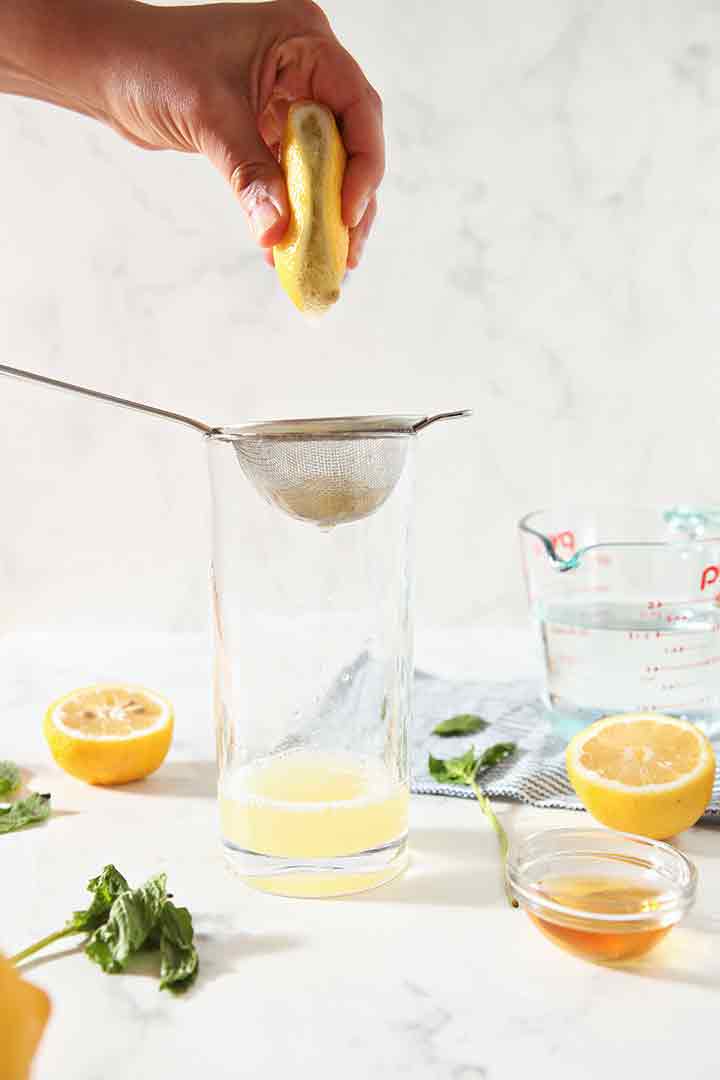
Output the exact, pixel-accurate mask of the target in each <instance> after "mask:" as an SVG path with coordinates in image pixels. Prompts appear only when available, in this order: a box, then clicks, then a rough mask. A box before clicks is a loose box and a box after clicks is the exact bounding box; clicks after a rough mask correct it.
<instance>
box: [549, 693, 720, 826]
mask: <svg viewBox="0 0 720 1080" xmlns="http://www.w3.org/2000/svg"><path fill="white" fill-rule="evenodd" d="M565 760H566V764H567V771H568V776H569V778H570V783H571V784H572V786H573V788H574V789H575V792H576V793H577V795H578V797H579V799H580V801H581V802H582V804H583V806H585V808H586V809H587V810H589V811H590V813H591V814H592V815H593V817H595V818H597V820H598V821H600V822H602V824H603V825H607V826H609V827H610V828H611V829H619V830H620V831H621V832H630V833H637V834H638V835H640V836H650V837H652V838H653V839H656V840H664V839H666V838H667V837H669V836H675V834H676V833H679V832H682V831H683V829H689V828H690V826H691V825H694V824H695V822H696V821H697V820H698V818H699V817H701V816H702V813H703V811H704V810H705V808H706V807H707V805H708V803H709V802H710V798H711V796H712V789H713V782H714V780H715V754H714V753H713V748H712V746H711V745H710V743H709V742H708V740H707V739H706V737H705V736H704V735H703V733H702V732H701V731H700V730H699V729H698V728H696V727H695V725H694V724H691V723H689V722H688V721H687V720H679V719H677V718H675V717H673V716H662V715H659V714H658V713H627V714H625V715H622V716H609V717H607V718H606V719H604V720H598V721H597V722H596V723H594V724H591V725H590V726H589V727H588V728H585V730H584V731H581V732H580V733H579V734H578V735H576V736H575V738H574V739H573V740H572V741H571V742H570V744H569V745H568V748H567V751H566V759H565Z"/></svg>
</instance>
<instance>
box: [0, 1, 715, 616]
mask: <svg viewBox="0 0 720 1080" xmlns="http://www.w3.org/2000/svg"><path fill="white" fill-rule="evenodd" d="M327 10H328V13H329V14H330V16H331V18H332V20H333V22H334V25H335V28H336V30H337V32H338V34H339V36H340V37H341V38H342V39H343V40H344V42H345V43H346V44H347V45H348V46H349V47H350V48H351V50H352V51H354V52H355V54H356V55H357V57H358V58H359V60H360V61H361V62H362V63H363V65H364V66H365V68H366V70H367V73H368V75H369V77H370V78H371V79H372V81H373V82H374V83H375V84H376V85H377V87H378V88H379V89H380V91H381V92H382V94H383V97H384V99H385V106H386V126H387V135H388V143H389V163H388V174H387V179H386V181H385V184H384V187H383V191H382V216H381V218H380V220H379V222H378V225H377V228H376V231H375V235H374V236H373V238H372V240H371V242H370V243H369V245H368V248H367V253H366V259H365V262H364V265H363V266H362V268H361V269H360V270H359V271H358V272H357V273H356V274H355V275H354V276H353V278H352V280H351V282H350V283H349V285H348V288H347V292H346V295H345V296H344V298H343V301H342V304H341V306H340V307H339V308H338V309H337V310H336V311H335V312H334V313H333V314H332V316H330V317H328V319H327V320H326V321H324V322H323V323H322V325H320V326H318V327H308V326H306V325H305V324H304V323H303V322H302V321H301V320H300V318H299V317H298V316H297V315H296V313H295V312H294V310H293V309H292V308H291V306H290V304H289V303H288V302H287V301H286V300H285V298H284V297H283V295H282V294H281V292H280V291H279V287H278V285H277V284H276V281H275V279H274V275H273V274H272V272H271V271H269V270H268V269H266V268H265V266H264V265H263V264H262V263H261V261H260V260H259V258H258V257H257V255H256V252H255V250H254V249H253V246H252V244H251V241H250V239H249V236H248V234H247V232H246V226H245V224H244V221H243V220H242V218H241V215H240V212H239V210H238V209H237V207H236V205H235V204H234V202H233V200H232V198H231V196H230V194H229V192H228V191H226V190H225V188H224V187H223V183H222V181H221V180H220V179H219V178H218V177H217V176H216V175H215V174H214V173H213V171H212V170H211V168H210V167H209V166H208V165H207V164H206V163H205V162H204V161H202V160H200V159H193V158H187V157H182V156H179V155H171V154H165V155H162V154H156V155H153V154H148V153H145V152H143V151H140V150H138V149H135V148H133V147H131V146H129V145H127V144H125V143H123V142H122V141H121V140H120V139H119V138H118V137H117V136H115V135H114V134H112V133H111V132H110V131H107V130H104V129H103V128H101V127H99V126H97V125H95V124H93V123H92V122H91V121H89V120H86V119H84V118H79V117H76V116H72V115H69V114H64V113H62V112H61V111H59V110H54V109H52V108H50V107H48V106H44V105H41V104H38V103H34V102H25V101H21V100H18V99H12V98H4V99H0V161H1V162H2V167H1V168H0V192H1V195H2V209H1V210H0V352H1V354H2V357H3V359H4V360H5V362H8V363H11V364H15V365H17V366H26V367H29V368H31V369H35V370H37V371H41V372H45V373H47V374H50V375H54V376H56V377H59V378H65V379H69V380H74V381H78V382H86V383H89V384H91V385H94V386H96V387H98V388H104V389H107V390H108V391H110V392H115V393H119V394H123V395H127V396H130V397H133V396H134V397H137V398H141V399H145V400H147V401H150V402H156V403H159V404H161V405H164V406H166V407H168V408H174V409H177V410H179V411H185V412H188V413H190V414H195V415H197V416H199V417H202V418H206V419H208V420H210V421H212V422H213V423H221V422H237V421H241V420H243V419H245V418H248V417H266V416H280V415H284V414H302V413H317V412H326V413H330V412H334V411H340V412H346V411H348V410H350V411H354V412H355V411H360V412H362V411H366V410H367V411H386V410H398V409H399V410H403V411H415V410H418V411H424V410H433V409H444V408H448V407H451V408H452V407H456V406H470V407H472V408H473V409H474V410H475V417H474V419H473V421H471V422H467V423H466V424H465V426H462V427H461V426H459V425H458V426H456V427H454V428H452V429H451V428H450V427H449V426H448V427H446V428H444V429H440V428H437V429H435V430H434V431H429V432H428V433H427V434H426V436H425V437H424V438H423V445H422V450H421V482H420V491H419V503H420V505H419V516H420V526H421V527H420V535H419V565H418V569H419V591H418V605H419V616H420V619H421V621H425V622H434V623H445V622H470V621H473V622H478V621H482V620H483V619H486V620H489V621H495V622H497V621H500V620H501V619H503V618H510V617H513V616H515V617H522V613H523V596H522V585H521V578H520V573H519V569H518V558H517V549H516V540H515V534H514V523H515V520H516V519H517V517H518V516H519V515H520V514H521V513H522V512H524V511H526V510H528V509H531V508H534V507H536V506H538V505H542V504H546V503H550V502H553V501H558V500H573V499H602V498H608V497H612V498H613V499H623V498H626V499H632V500H654V499H665V498H672V499H675V498H688V499H694V498H697V499H703V500H717V495H716V488H717V483H718V469H717V456H718V455H717V447H718V442H719V441H720V432H719V430H718V402H719V401H720V387H719V386H718V374H717V341H716V339H717V331H718V324H719V314H720V307H719V298H720V276H719V274H718V261H719V255H718V251H719V248H720V243H719V241H720V4H718V3H716V2H711V0H685V2H684V3H682V4H678V3H675V2H674V0H652V2H651V0H635V2H634V3H632V4H627V3H626V2H625V0H608V2H605V3H600V4H598V3H595V2H591V0H483V2H477V0H456V2H455V3H452V4H446V5H437V4H430V3H418V2H417V0H394V2H393V3H392V4H388V3H387V2H386V0H365V2H364V3H363V4H357V3H355V2H353V0H329V2H328V4H327ZM0 456H1V459H2V472H1V474H0V475H1V477H2V502H3V509H4V513H3V516H2V530H1V531H0V587H1V588H2V592H3V603H2V623H1V624H0V625H1V626H2V628H3V629H15V630H17V629H21V628H25V627H28V626H35V627H38V626H39V627H45V628H67V629H87V628H107V629H112V628H130V627H142V628H146V629H160V630H180V629H182V630H191V629H195V628H197V627H199V626H202V625H203V624H204V622H205V618H206V616H205V608H206V604H205V586H206V569H205V568H206V562H207V542H208V538H207V528H206V520H207V503H206V481H205V471H204V469H205V466H204V460H203V447H202V443H201V441H200V440H199V439H196V438H194V437H193V435H192V434H191V433H190V432H185V431H184V430H183V429H180V428H177V429H176V428H175V427H173V426H172V425H170V426H168V427H163V426H161V425H160V424H158V423H156V422H153V421H151V420H145V419H143V418H140V417H135V416H133V415H132V414H127V413H124V412H120V411H115V410H112V409H108V408H106V407H103V406H101V405H97V406H96V405H90V404H85V403H82V402H77V401H74V400H72V399H70V398H68V397H65V396H62V395H55V394H52V393H50V392H43V391H40V390H36V389H33V388H27V387H25V386H23V385H21V384H17V383H14V382H10V381H7V382H3V383H2V384H1V385H0Z"/></svg>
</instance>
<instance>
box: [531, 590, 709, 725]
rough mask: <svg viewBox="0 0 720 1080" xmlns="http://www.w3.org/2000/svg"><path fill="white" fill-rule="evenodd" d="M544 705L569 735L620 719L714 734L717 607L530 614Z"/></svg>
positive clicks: (592, 608)
mask: <svg viewBox="0 0 720 1080" xmlns="http://www.w3.org/2000/svg"><path fill="white" fill-rule="evenodd" d="M535 614H536V618H537V620H538V626H539V631H540V638H541V644H542V650H543V657H544V662H545V679H546V686H545V704H546V705H547V706H548V707H549V708H550V709H551V711H552V716H553V719H554V720H555V722H556V725H557V726H558V727H559V728H560V729H561V730H563V731H565V732H566V733H567V734H572V733H573V732H574V731H577V730H579V728H581V727H584V726H585V725H586V724H588V723H590V722H591V721H592V720H596V719H598V718H599V717H601V716H607V715H609V714H612V713H619V712H635V711H643V712H663V713H669V714H670V715H672V716H682V717H686V718H687V719H688V720H692V721H694V722H695V723H697V724H699V726H701V727H702V728H703V730H705V731H706V732H707V733H708V734H713V733H718V732H720V607H718V606H717V605H716V604H715V603H714V602H712V601H709V602H703V603H700V602H698V603H672V602H667V603H665V602H661V601H650V602H649V603H638V602H637V601H634V602H626V603H624V602H616V601H613V602H612V603H610V602H608V601H598V600H597V597H595V598H593V599H589V598H583V597H582V596H578V597H575V598H573V599H572V600H571V601H563V602H557V603H552V604H549V605H545V606H544V607H543V608H542V609H541V610H536V612H535Z"/></svg>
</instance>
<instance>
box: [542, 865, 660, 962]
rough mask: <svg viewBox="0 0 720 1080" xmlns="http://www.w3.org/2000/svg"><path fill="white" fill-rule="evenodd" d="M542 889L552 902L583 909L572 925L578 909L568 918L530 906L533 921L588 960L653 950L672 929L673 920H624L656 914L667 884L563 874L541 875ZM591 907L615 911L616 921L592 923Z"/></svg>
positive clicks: (595, 911) (632, 955)
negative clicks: (651, 923)
mask: <svg viewBox="0 0 720 1080" xmlns="http://www.w3.org/2000/svg"><path fill="white" fill-rule="evenodd" d="M536 889H537V893H538V896H539V897H542V898H544V899H546V900H547V901H549V902H550V903H552V904H559V905H561V906H562V907H564V908H566V909H570V910H575V911H577V912H578V918H577V921H576V923H575V925H572V923H573V919H572V915H568V916H565V920H566V923H567V924H566V923H565V922H563V923H558V922H555V921H551V919H550V918H547V917H545V916H544V915H538V914H535V913H533V912H532V911H529V912H528V914H529V915H530V918H531V919H532V921H533V922H534V923H535V925H536V926H537V927H538V928H539V929H540V930H542V932H543V934H545V936H546V937H548V938H550V940H551V941H552V942H554V943H555V945H559V946H560V947H561V948H563V949H567V950H568V952H572V953H575V954H576V955H578V956H582V957H584V958H585V959H586V960H599V961H604V962H612V961H618V960H632V959H634V958H635V957H638V956H643V955H644V954H645V953H646V952H649V951H650V949H652V948H654V947H655V945H657V944H658V942H660V941H662V939H663V938H664V937H665V936H666V935H667V934H668V933H669V932H670V930H671V929H672V925H670V926H660V927H650V928H647V926H645V927H643V926H642V925H641V926H637V925H636V924H635V923H634V922H631V921H627V922H623V920H622V916H623V915H630V916H636V917H637V916H638V915H642V914H645V913H647V915H648V916H650V918H651V919H652V913H653V912H656V911H658V910H659V908H660V898H661V896H662V892H661V890H660V889H658V888H653V887H652V886H650V885H641V884H638V883H637V881H633V880H631V879H624V878H621V877H618V878H616V877H595V876H588V877H571V876H563V877H555V878H549V879H546V880H544V881H539V882H538V883H537V885H536ZM586 913H587V914H590V915H601V916H602V915H610V916H614V918H613V922H612V925H611V926H607V927H602V926H597V927H595V926H589V925H588V920H587V918H586V917H583V916H584V915H585V914H586Z"/></svg>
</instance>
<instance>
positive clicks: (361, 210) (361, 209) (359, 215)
mask: <svg viewBox="0 0 720 1080" xmlns="http://www.w3.org/2000/svg"><path fill="white" fill-rule="evenodd" d="M369 202H370V196H369V195H366V196H365V198H364V199H363V201H362V202H361V203H360V205H359V206H358V208H357V210H356V212H355V216H354V218H353V223H352V227H353V229H356V228H357V227H358V225H359V224H360V222H361V221H362V219H363V218H364V217H365V211H366V210H367V208H368V204H369Z"/></svg>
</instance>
